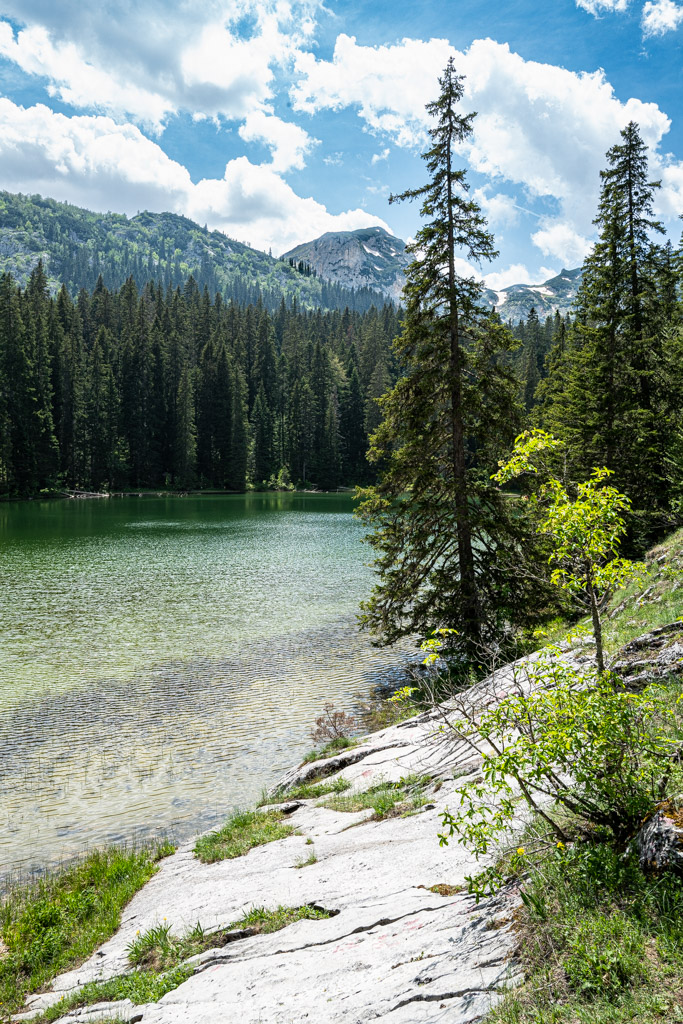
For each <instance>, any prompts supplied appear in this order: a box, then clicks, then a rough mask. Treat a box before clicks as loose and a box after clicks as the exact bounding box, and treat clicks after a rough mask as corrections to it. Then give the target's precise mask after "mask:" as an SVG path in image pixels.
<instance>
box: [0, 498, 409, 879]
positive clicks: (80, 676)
mask: <svg viewBox="0 0 683 1024" xmlns="http://www.w3.org/2000/svg"><path fill="white" fill-rule="evenodd" d="M361 536H362V527H361V526H360V525H359V524H358V522H356V521H355V520H354V518H353V516H352V501H351V498H350V496H346V495H342V496H334V495H301V494H267V495H260V494H258V495H246V496H227V497H226V496H220V497H210V496H199V497H164V498H152V497H142V498H123V499H97V500H96V499H93V500H66V501H45V502H21V503H16V504H5V505H0V630H1V633H0V875H1V874H3V873H7V872H8V871H21V872H26V871H29V870H32V869H34V868H40V867H42V866H45V865H46V864H50V863H55V862H56V861H59V860H61V859H64V858H68V857H70V856H73V855H74V854H76V853H78V852H79V851H81V850H83V849H85V848H87V847H91V846H94V845H98V844H101V843H105V842H111V841H122V840H125V841H129V840H134V839H136V838H142V837H145V836H149V835H159V834H167V835H170V836H171V837H172V838H175V839H184V838H187V837H188V836H191V835H193V834H195V833H196V832H199V831H201V830H203V829H207V828H210V827H213V826H214V825H216V824H218V823H220V822H221V821H222V820H223V819H224V818H225V816H226V815H227V814H228V813H229V812H230V811H231V810H232V809H233V808H234V807H236V806H244V805H245V804H248V803H250V802H253V801H254V800H255V799H256V798H257V797H258V796H259V794H260V793H261V790H262V788H263V787H264V786H268V785H271V784H272V783H273V782H274V781H276V779H277V777H278V775H279V774H280V773H281V772H283V771H284V770H285V769H286V768H288V767H289V766H290V765H291V764H292V763H293V762H294V761H295V760H296V759H297V758H298V757H299V756H300V755H301V754H302V753H303V752H304V751H305V750H307V749H309V748H310V747H311V745H312V744H311V740H310V735H309V733H310V728H311V726H312V724H313V719H314V718H315V717H316V715H318V714H320V713H321V711H322V705H323V703H324V702H325V701H326V700H330V701H332V702H333V703H334V704H335V705H336V706H337V707H340V708H346V709H349V708H352V707H353V705H354V698H355V695H356V694H358V693H362V694H367V693H368V692H369V691H370V690H371V688H372V687H373V686H374V685H376V684H382V683H387V682H389V681H391V680H392V679H395V678H397V675H398V673H399V672H400V670H401V667H402V666H403V665H404V664H405V662H406V660H407V659H408V657H409V656H410V654H411V648H410V647H409V646H408V645H406V646H405V647H404V648H402V649H393V650H389V651H382V650H377V649H375V648H373V647H371V645H370V642H369V640H368V638H367V637H366V636H364V635H362V634H359V633H358V630H357V624H356V618H355V616H356V613H357V611H358V605H359V602H360V600H361V599H362V598H363V597H364V596H367V594H368V592H369V590H370V587H371V585H372V571H371V569H370V568H368V566H367V565H366V562H367V561H369V559H370V557H371V549H369V548H367V547H366V546H364V545H362V544H361Z"/></svg>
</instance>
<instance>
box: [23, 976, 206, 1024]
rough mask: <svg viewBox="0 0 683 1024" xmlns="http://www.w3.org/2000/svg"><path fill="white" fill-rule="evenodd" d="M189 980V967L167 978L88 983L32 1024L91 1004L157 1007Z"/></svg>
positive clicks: (48, 1022) (45, 1023)
mask: <svg viewBox="0 0 683 1024" xmlns="http://www.w3.org/2000/svg"><path fill="white" fill-rule="evenodd" d="M191 976H192V968H191V967H176V968H175V969H174V970H172V971H168V972H167V973H166V974H158V973H156V972H155V971H133V972H132V973H131V974H120V975H118V976H117V977H116V978H110V979H109V980H108V981H89V982H87V983H86V984H85V985H83V987H82V988H80V989H79V990H78V991H77V992H73V993H71V994H70V995H68V996H65V997H64V998H63V999H60V1000H59V1002H58V1003H55V1004H54V1005H53V1006H50V1007H49V1008H48V1009H47V1010H44V1011H43V1012H42V1013H41V1014H39V1015H38V1016H37V1017H32V1018H31V1024H51V1022H52V1021H55V1020H59V1018H60V1017H63V1016H64V1014H66V1013H68V1012H69V1011H70V1010H75V1009H76V1008H78V1007H81V1006H92V1005H93V1003H104V1002H112V1003H113V1002H118V1001H119V1000H121V999H130V1001H131V1002H132V1003H133V1004H134V1005H135V1006H140V1005H141V1004H142V1003H156V1002H158V1001H159V999H161V997H162V996H165V995H166V993H167V992H172V991H173V989H174V988H178V986H179V985H182V984H183V982H184V981H187V979H188V978H189V977H191Z"/></svg>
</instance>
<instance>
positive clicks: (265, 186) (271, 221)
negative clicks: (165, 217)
mask: <svg viewBox="0 0 683 1024" xmlns="http://www.w3.org/2000/svg"><path fill="white" fill-rule="evenodd" d="M0 187H2V188H5V189H8V190H9V191H13V192H18V191H21V192H39V193H42V194H44V195H50V196H53V197H54V198H56V199H60V200H66V201H68V202H72V203H76V204H77V205H79V206H86V207H88V208H89V209H93V210H97V211H102V212H104V211H107V210H117V211H122V212H126V213H129V214H134V213H136V212H137V211H138V210H142V209H148V210H151V211H155V212H162V211H166V210H169V211H171V212H175V213H182V214H185V215H186V216H188V217H191V218H192V219H193V220H196V221H199V222H200V223H202V224H203V223H207V224H208V225H209V227H210V228H212V229H219V230H222V231H225V232H226V234H228V235H230V236H231V237H233V238H238V239H241V240H248V241H249V242H250V243H251V244H252V245H254V246H256V247H258V248H261V249H267V248H268V247H269V246H271V245H272V247H273V250H274V251H277V252H284V251H285V250H287V249H289V248H292V247H293V246H294V245H295V244H297V243H298V242H300V241H301V239H302V238H314V237H316V236H317V235H320V234H322V233H323V232H325V231H335V230H338V231H339V230H342V231H346V230H353V229H355V228H360V227H370V226H372V225H375V224H379V225H381V226H382V227H385V228H386V227H387V225H386V224H385V223H384V222H383V221H382V220H380V219H379V218H377V217H374V216H372V215H371V214H370V213H368V212H367V211H366V210H360V209H356V210H347V211H345V212H342V213H339V214H331V213H329V212H328V211H327V209H326V208H325V206H323V205H322V203H319V202H317V201H316V200H315V199H312V198H302V197H301V196H298V195H297V194H296V193H295V192H294V190H293V189H292V188H291V187H290V186H289V185H288V184H287V182H285V181H284V180H283V179H282V177H281V176H280V175H279V174H278V173H277V171H276V169H275V168H274V166H273V165H272V164H267V165H257V164H252V163H251V162H250V161H249V160H247V158H246V157H239V158H238V159H236V160H231V161H230V162H229V163H228V164H227V165H226V168H225V174H224V176H223V177H222V178H204V179H202V180H201V181H199V182H197V183H196V184H195V183H193V182H192V180H191V178H190V175H189V172H188V171H187V169H186V168H185V167H183V166H182V164H179V163H178V162H177V161H175V160H172V159H171V158H170V157H168V156H167V155H166V154H165V153H164V151H163V150H162V149H161V147H160V146H158V145H157V143H155V142H153V141H152V140H150V139H148V138H147V137H146V136H145V135H143V133H142V132H141V131H140V129H139V128H137V127H136V126H135V125H130V124H126V125H121V124H117V123H116V122H115V121H114V120H113V119H112V118H110V117H106V116H101V115H100V116H77V117H66V116H65V115H64V114H58V113H55V112H54V111H52V110H50V109H49V108H48V107H46V106H44V105H42V104H37V105H36V106H33V107H28V108H23V107H20V106H17V105H16V104H14V103H13V102H11V101H10V100H8V99H0Z"/></svg>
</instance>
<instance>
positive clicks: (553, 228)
mask: <svg viewBox="0 0 683 1024" xmlns="http://www.w3.org/2000/svg"><path fill="white" fill-rule="evenodd" d="M531 241H532V242H533V243H534V245H536V246H538V248H539V249H540V250H541V252H542V253H543V255H544V256H554V257H555V259H557V260H561V261H562V263H564V265H565V266H570V267H574V266H576V265H577V264H579V263H583V261H584V259H585V257H586V256H587V255H588V253H589V252H590V249H591V247H592V243H591V242H590V241H589V240H588V239H587V238H584V237H583V235H581V234H579V232H578V231H576V230H575V229H574V227H573V226H572V225H571V224H569V223H567V221H563V220H551V219H550V218H544V219H543V220H542V222H541V227H540V228H539V229H538V231H535V232H534V234H533V235H532V236H531Z"/></svg>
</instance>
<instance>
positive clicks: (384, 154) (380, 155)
mask: <svg viewBox="0 0 683 1024" xmlns="http://www.w3.org/2000/svg"><path fill="white" fill-rule="evenodd" d="M389 152H390V150H389V147H388V146H387V148H386V149H383V150H382V152H381V153H373V154H372V157H371V158H370V163H371V164H378V163H379V162H380V160H386V159H387V157H388V156H389Z"/></svg>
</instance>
